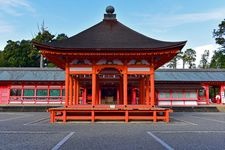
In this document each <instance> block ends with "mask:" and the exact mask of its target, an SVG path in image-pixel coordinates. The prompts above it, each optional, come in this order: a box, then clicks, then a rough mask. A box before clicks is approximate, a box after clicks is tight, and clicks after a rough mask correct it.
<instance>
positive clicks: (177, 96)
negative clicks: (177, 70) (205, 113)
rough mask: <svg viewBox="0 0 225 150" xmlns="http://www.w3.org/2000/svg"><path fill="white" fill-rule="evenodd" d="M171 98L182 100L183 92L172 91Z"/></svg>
mask: <svg viewBox="0 0 225 150" xmlns="http://www.w3.org/2000/svg"><path fill="white" fill-rule="evenodd" d="M172 98H183V92H182V91H174V92H173V94H172Z"/></svg>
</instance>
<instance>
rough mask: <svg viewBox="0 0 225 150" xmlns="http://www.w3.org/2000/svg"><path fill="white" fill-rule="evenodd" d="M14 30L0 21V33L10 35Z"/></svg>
mask: <svg viewBox="0 0 225 150" xmlns="http://www.w3.org/2000/svg"><path fill="white" fill-rule="evenodd" d="M13 30H14V28H13V26H11V25H10V24H8V23H7V22H4V21H2V20H0V33H11V32H13Z"/></svg>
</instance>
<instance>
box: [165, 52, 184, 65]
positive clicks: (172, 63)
mask: <svg viewBox="0 0 225 150" xmlns="http://www.w3.org/2000/svg"><path fill="white" fill-rule="evenodd" d="M181 58H182V52H180V53H178V54H177V55H176V56H175V57H174V58H173V59H172V60H170V62H169V63H168V64H167V67H169V68H171V69H176V68H177V62H178V60H180V59H181Z"/></svg>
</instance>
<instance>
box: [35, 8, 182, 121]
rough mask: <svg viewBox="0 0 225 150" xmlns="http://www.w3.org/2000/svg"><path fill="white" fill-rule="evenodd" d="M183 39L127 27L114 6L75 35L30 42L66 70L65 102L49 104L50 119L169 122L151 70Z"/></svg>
mask: <svg viewBox="0 0 225 150" xmlns="http://www.w3.org/2000/svg"><path fill="white" fill-rule="evenodd" d="M185 43H186V41H180V42H166V41H160V40H156V39H153V38H150V37H147V36H145V35H142V34H140V33H138V32H136V31H134V30H132V29H130V28H129V27H127V26H125V25H123V24H122V23H120V22H119V21H118V20H117V19H116V14H114V8H113V7H112V6H108V7H107V8H106V14H104V19H103V20H102V21H101V22H99V23H98V24H96V25H94V26H92V27H90V28H88V29H86V30H84V31H82V32H80V33H79V34H77V35H74V36H72V37H70V38H68V39H65V40H62V41H52V42H50V43H36V42H34V45H35V46H36V47H37V48H38V49H39V50H40V51H41V53H42V55H44V57H46V58H47V59H48V60H50V61H51V62H52V63H54V64H56V65H57V66H58V67H60V68H61V69H64V70H65V105H64V107H62V108H51V109H49V112H50V114H51V122H55V121H60V120H61V121H63V122H66V121H70V120H91V121H92V122H94V121H97V120H124V121H126V122H128V121H130V120H153V121H158V120H163V121H166V122H168V121H169V112H171V110H170V109H168V108H159V107H157V106H156V94H155V82H154V73H155V70H156V69H157V68H159V67H160V66H162V65H163V64H165V63H167V62H168V61H170V60H171V59H172V58H173V57H174V56H176V55H177V53H179V52H180V50H181V49H182V48H183V47H184V45H185ZM80 93H81V94H82V99H81V100H80V99H79V94H80Z"/></svg>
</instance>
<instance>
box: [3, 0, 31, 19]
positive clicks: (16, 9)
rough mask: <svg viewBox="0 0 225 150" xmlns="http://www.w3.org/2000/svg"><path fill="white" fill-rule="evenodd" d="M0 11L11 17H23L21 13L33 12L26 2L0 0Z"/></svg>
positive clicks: (20, 0)
mask: <svg viewBox="0 0 225 150" xmlns="http://www.w3.org/2000/svg"><path fill="white" fill-rule="evenodd" d="M0 6H1V7H0V11H1V12H3V13H7V14H10V15H13V16H21V15H23V13H22V12H23V11H29V12H33V13H34V12H35V9H34V8H33V7H32V6H31V5H30V4H29V2H28V1H27V0H0Z"/></svg>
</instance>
